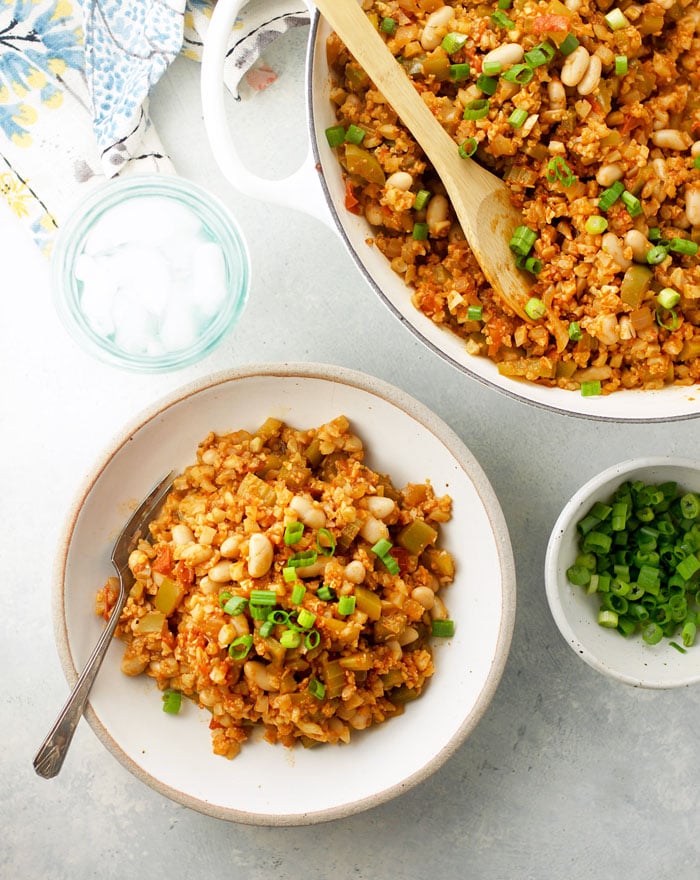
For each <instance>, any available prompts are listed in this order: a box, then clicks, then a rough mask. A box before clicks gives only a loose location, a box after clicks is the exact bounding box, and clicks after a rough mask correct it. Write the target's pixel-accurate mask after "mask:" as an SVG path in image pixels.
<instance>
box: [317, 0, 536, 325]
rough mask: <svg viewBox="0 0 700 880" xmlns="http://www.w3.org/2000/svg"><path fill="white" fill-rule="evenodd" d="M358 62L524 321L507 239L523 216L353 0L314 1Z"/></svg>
mask: <svg viewBox="0 0 700 880" xmlns="http://www.w3.org/2000/svg"><path fill="white" fill-rule="evenodd" d="M314 3H315V4H316V6H317V7H318V9H319V11H320V12H321V14H322V15H323V17H324V18H325V19H326V20H327V22H328V23H329V24H330V26H331V27H332V28H333V30H334V31H335V32H336V33H337V34H338V36H339V37H340V39H341V40H342V41H343V43H345V45H346V46H347V48H348V50H349V51H350V52H351V53H352V55H353V56H354V58H355V60H356V61H357V63H358V64H359V65H360V66H361V67H362V68H363V70H364V71H365V73H366V74H367V75H368V76H369V77H370V79H371V80H372V81H373V83H374V85H375V86H376V87H377V89H378V90H379V91H380V92H381V93H382V95H383V96H384V97H385V98H386V100H387V101H388V102H389V103H390V104H391V106H392V107H393V108H394V110H395V111H396V112H397V113H398V115H399V117H400V118H401V119H402V120H403V123H404V125H405V126H406V127H407V128H408V129H409V131H410V132H411V133H412V135H413V136H414V137H415V139H416V141H417V142H418V143H419V144H420V146H421V147H422V149H423V151H424V152H425V154H426V156H427V157H428V159H429V160H430V162H431V164H432V165H433V167H434V168H435V171H436V172H437V174H438V175H439V177H440V179H441V180H442V183H443V184H444V186H445V189H446V190H447V194H448V196H449V199H450V202H451V203H452V206H453V208H454V210H455V213H456V214H457V218H458V220H459V222H460V224H461V226H462V230H463V231H464V234H465V236H466V237H467V241H468V242H469V245H470V247H471V249H472V251H473V253H474V256H475V257H476V259H477V260H478V262H479V265H480V266H481V268H482V270H483V272H484V275H485V276H486V278H487V280H488V282H489V284H490V285H491V287H492V288H493V289H494V291H495V292H496V294H497V295H498V296H499V297H500V298H501V299H502V300H503V301H504V302H505V303H507V305H509V306H510V308H511V309H512V310H513V311H514V312H515V313H516V314H518V315H519V316H520V317H521V318H524V319H525V320H530V319H529V318H528V316H527V315H526V313H525V303H527V301H528V299H529V298H530V294H529V286H530V285H529V281H528V278H527V276H526V275H525V273H523V272H521V271H520V270H519V269H518V268H517V267H516V265H515V255H514V254H513V252H512V251H511V250H510V247H509V242H510V238H511V235H512V233H513V230H514V229H515V227H516V226H518V225H520V224H521V223H522V217H521V216H520V214H519V212H518V211H517V209H516V208H515V207H514V206H513V205H512V204H511V201H510V197H509V192H508V188H507V187H506V185H505V183H503V181H502V180H500V179H499V178H498V177H496V176H495V175H493V174H491V173H490V172H489V171H486V170H485V169H484V168H482V167H481V166H480V165H478V164H477V163H476V162H474V161H472V160H471V159H463V158H462V157H461V156H460V155H459V150H458V146H457V144H456V143H455V141H454V140H453V139H452V138H451V137H450V135H449V134H448V133H447V132H446V131H445V129H444V128H443V127H442V125H441V124H440V123H439V122H438V120H437V119H436V118H435V117H434V116H433V114H432V112H431V111H430V109H429V108H428V106H427V105H426V104H425V102H424V101H423V99H422V98H421V96H420V95H419V94H418V92H417V91H416V89H415V87H414V86H413V83H412V82H411V81H410V79H409V78H408V76H407V75H406V74H405V73H404V71H403V68H402V67H401V66H400V65H399V63H398V62H397V61H396V59H395V58H394V56H393V55H392V54H391V52H390V51H389V49H388V48H387V46H386V44H385V43H384V41H383V40H382V38H381V37H380V36H379V34H378V32H377V31H376V29H375V28H374V26H373V25H372V22H371V21H370V20H369V18H368V17H367V16H366V15H365V13H364V12H363V11H362V9H361V7H360V6H359V4H358V2H357V0H314Z"/></svg>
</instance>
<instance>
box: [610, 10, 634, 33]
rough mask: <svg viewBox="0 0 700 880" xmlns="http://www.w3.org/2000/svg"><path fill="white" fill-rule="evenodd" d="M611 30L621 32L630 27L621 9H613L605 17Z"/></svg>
mask: <svg viewBox="0 0 700 880" xmlns="http://www.w3.org/2000/svg"><path fill="white" fill-rule="evenodd" d="M605 20H606V21H607V23H608V27H609V28H610V30H613V31H619V30H620V29H621V28H625V27H629V21H628V20H627V18H626V17H625V14H624V12H623V11H622V10H621V9H611V10H610V12H608V13H607V15H606V16H605Z"/></svg>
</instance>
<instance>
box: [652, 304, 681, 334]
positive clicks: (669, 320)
mask: <svg viewBox="0 0 700 880" xmlns="http://www.w3.org/2000/svg"><path fill="white" fill-rule="evenodd" d="M663 311H664V310H663V309H658V310H657V312H656V323H657V324H658V325H659V327H662V328H663V329H664V330H669V331H671V332H673V331H674V330H677V329H678V325H679V323H680V321H679V319H678V315H677V314H676V313H675V312H674V310H673V309H667V310H666V315H668V317H666V315H664V314H662V312H663Z"/></svg>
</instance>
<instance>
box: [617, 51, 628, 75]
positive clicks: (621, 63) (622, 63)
mask: <svg viewBox="0 0 700 880" xmlns="http://www.w3.org/2000/svg"><path fill="white" fill-rule="evenodd" d="M627 70H628V65H627V56H626V55H616V56H615V74H616V75H617V76H624V75H625V74H626V73H627Z"/></svg>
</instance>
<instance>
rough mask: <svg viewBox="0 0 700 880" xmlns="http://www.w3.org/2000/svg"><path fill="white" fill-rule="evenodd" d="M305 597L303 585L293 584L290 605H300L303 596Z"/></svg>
mask: <svg viewBox="0 0 700 880" xmlns="http://www.w3.org/2000/svg"><path fill="white" fill-rule="evenodd" d="M305 595H306V587H305V586H304V585H303V584H299V583H297V584H294V586H293V587H292V595H291V596H290V597H289V598H290V600H291V602H292V605H299V604H301V602H302V600H303V598H304V596H305Z"/></svg>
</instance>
